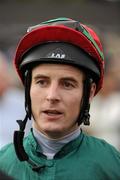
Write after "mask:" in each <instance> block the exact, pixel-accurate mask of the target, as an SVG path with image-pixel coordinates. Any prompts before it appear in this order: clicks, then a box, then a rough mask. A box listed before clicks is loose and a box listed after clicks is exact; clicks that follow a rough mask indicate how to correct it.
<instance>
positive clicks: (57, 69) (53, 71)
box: [32, 63, 84, 78]
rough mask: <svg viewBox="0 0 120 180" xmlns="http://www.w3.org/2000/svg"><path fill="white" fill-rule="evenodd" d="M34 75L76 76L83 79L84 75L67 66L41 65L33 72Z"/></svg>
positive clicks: (75, 68) (78, 70)
mask: <svg viewBox="0 0 120 180" xmlns="http://www.w3.org/2000/svg"><path fill="white" fill-rule="evenodd" d="M32 74H33V75H37V74H43V75H48V76H49V75H53V76H75V77H78V78H79V77H83V76H84V73H83V71H81V70H80V69H79V68H77V67H74V66H71V65H66V64H47V63H46V64H39V65H37V66H36V67H34V68H33V70H32Z"/></svg>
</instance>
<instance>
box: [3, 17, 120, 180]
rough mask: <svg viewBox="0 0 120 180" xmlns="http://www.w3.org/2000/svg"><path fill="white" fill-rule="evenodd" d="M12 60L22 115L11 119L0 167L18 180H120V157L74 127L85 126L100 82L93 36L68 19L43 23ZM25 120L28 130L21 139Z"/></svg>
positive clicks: (31, 31)
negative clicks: (19, 87)
mask: <svg viewBox="0 0 120 180" xmlns="http://www.w3.org/2000/svg"><path fill="white" fill-rule="evenodd" d="M14 62H15V67H16V69H17V72H18V74H19V77H20V78H21V80H22V82H23V84H24V87H25V109H26V117H25V119H24V120H23V121H22V120H18V121H17V122H18V124H19V126H20V130H19V131H15V134H14V146H13V144H9V145H7V146H6V147H4V148H3V149H2V150H1V152H0V168H1V169H2V170H3V171H4V172H7V173H8V174H9V175H11V176H13V177H14V178H15V179H22V180H26V179H34V180H35V179H42V180H44V179H45V180H46V179H55V180H57V179H65V180H67V179H71V180H80V179H81V180H89V179H92V180H97V179H98V180H106V179H111V180H114V179H115V180H117V179H120V171H119V169H120V153H119V152H118V151H117V150H116V149H115V148H114V147H112V146H111V145H109V144H108V143H106V142H105V141H104V140H99V139H97V138H94V137H89V136H87V135H85V134H84V133H83V132H82V130H81V129H80V125H81V124H82V123H83V124H85V125H89V123H90V122H89V117H90V115H89V108H90V102H91V100H92V98H93V97H94V95H96V94H97V93H98V91H99V90H100V89H101V87H102V82H103V71H104V57H103V51H102V46H101V43H100V40H99V38H98V36H97V35H96V33H95V32H94V31H93V30H92V29H90V28H89V27H87V26H86V25H83V24H81V23H79V22H77V21H75V20H72V19H68V18H58V19H54V20H50V21H47V22H43V23H41V24H39V25H37V26H34V27H31V28H29V29H28V33H27V34H26V35H25V36H24V37H23V38H22V39H21V41H20V43H19V45H18V48H17V51H16V55H15V60H14ZM31 118H33V128H32V130H31V132H30V134H29V135H28V137H26V138H24V139H23V137H24V129H25V125H26V122H27V119H31ZM14 147H15V148H14ZM15 152H16V154H17V156H16V155H15ZM21 161H22V162H21Z"/></svg>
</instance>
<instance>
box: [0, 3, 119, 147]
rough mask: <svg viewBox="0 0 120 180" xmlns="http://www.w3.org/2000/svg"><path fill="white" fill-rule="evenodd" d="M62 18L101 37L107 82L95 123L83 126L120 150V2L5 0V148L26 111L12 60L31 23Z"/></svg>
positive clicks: (1, 93)
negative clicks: (78, 23) (71, 19)
mask: <svg viewBox="0 0 120 180" xmlns="http://www.w3.org/2000/svg"><path fill="white" fill-rule="evenodd" d="M57 17H69V18H73V19H76V20H78V21H80V22H82V23H85V24H87V25H89V26H90V27H92V28H93V29H94V30H95V31H96V32H97V34H98V35H99V36H100V39H101V41H102V44H103V48H104V54H105V63H106V69H105V80H104V85H103V89H102V90H101V92H100V94H99V95H98V96H96V98H94V101H93V103H92V104H91V109H90V113H91V126H90V127H85V128H84V127H83V128H84V129H85V131H86V132H87V133H89V134H90V135H95V136H97V137H99V138H104V139H105V140H106V141H108V142H109V143H111V144H112V145H114V146H115V147H116V148H117V149H119V150H120V60H119V58H120V0H44V1H42V0H0V147H2V146H3V145H5V144H7V143H8V142H11V141H12V136H13V131H14V130H15V129H18V125H17V123H16V119H20V118H24V115H25V112H24V93H23V87H22V84H21V83H20V82H19V79H18V77H17V76H16V72H15V70H14V69H13V64H12V60H13V57H14V54H15V48H16V46H17V43H18V42H19V40H20V38H21V36H22V35H24V34H25V33H26V29H27V28H28V27H29V26H32V25H35V24H39V23H40V22H41V21H45V20H48V19H52V18H57ZM29 128H30V125H29V124H28V129H27V131H26V134H27V133H28V131H29Z"/></svg>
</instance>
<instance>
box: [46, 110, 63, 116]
mask: <svg viewBox="0 0 120 180" xmlns="http://www.w3.org/2000/svg"><path fill="white" fill-rule="evenodd" d="M43 112H44V113H45V114H47V115H49V116H55V115H61V114H62V112H60V111H57V110H45V111H43Z"/></svg>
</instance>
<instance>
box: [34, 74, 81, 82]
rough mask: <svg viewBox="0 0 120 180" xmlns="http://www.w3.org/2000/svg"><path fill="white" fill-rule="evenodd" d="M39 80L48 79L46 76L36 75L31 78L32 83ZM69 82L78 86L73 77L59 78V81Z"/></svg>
mask: <svg viewBox="0 0 120 180" xmlns="http://www.w3.org/2000/svg"><path fill="white" fill-rule="evenodd" d="M40 78H44V79H47V78H49V76H47V75H43V74H37V75H35V76H34V77H33V80H34V81H37V80H39V79H40ZM63 80H64V81H71V82H73V83H74V84H76V85H78V83H79V82H78V80H76V79H75V78H74V77H72V76H68V77H66V76H65V77H64V76H63V77H61V78H60V81H63Z"/></svg>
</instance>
